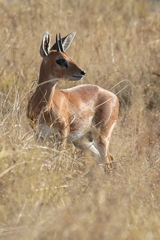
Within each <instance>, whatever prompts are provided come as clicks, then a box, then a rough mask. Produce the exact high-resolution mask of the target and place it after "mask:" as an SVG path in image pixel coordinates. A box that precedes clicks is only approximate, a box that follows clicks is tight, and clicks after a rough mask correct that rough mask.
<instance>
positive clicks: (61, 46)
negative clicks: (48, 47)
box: [59, 33, 64, 52]
mask: <svg viewBox="0 0 160 240" xmlns="http://www.w3.org/2000/svg"><path fill="white" fill-rule="evenodd" d="M59 47H60V49H61V52H64V49H63V45H62V38H61V34H60V33H59Z"/></svg>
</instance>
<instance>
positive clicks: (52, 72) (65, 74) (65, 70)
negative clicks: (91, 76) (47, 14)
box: [39, 32, 85, 82]
mask: <svg viewBox="0 0 160 240" xmlns="http://www.w3.org/2000/svg"><path fill="white" fill-rule="evenodd" d="M75 35H76V32H73V33H71V34H68V35H67V36H65V37H63V38H61V35H60V34H59V38H58V36H57V35H56V42H55V43H54V44H53V46H52V47H51V48H50V41H51V37H50V35H49V33H48V32H45V33H44V35H43V38H42V43H41V46H40V55H41V57H42V58H43V61H42V64H41V69H40V77H39V82H44V81H47V80H50V79H59V78H65V79H70V80H72V81H75V80H80V79H81V78H82V77H84V76H85V72H84V71H83V70H81V69H80V68H79V67H78V66H77V64H76V63H75V62H74V61H73V60H72V59H71V57H70V56H69V55H68V54H67V53H66V52H65V51H66V50H67V49H68V48H69V46H70V44H71V42H72V41H73V38H74V36H75Z"/></svg>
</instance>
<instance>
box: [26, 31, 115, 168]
mask: <svg viewBox="0 0 160 240" xmlns="http://www.w3.org/2000/svg"><path fill="white" fill-rule="evenodd" d="M75 35H76V32H73V33H71V34H68V35H67V36H65V37H63V38H61V35H60V34H59V36H57V35H56V42H55V44H54V45H53V46H52V47H51V48H50V41H51V37H50V35H49V33H48V32H45V33H44V35H43V38H42V43H41V46H40V55H41V57H42V58H43V60H42V63H41V67H40V73H39V80H38V84H37V87H36V90H35V92H34V94H33V95H32V97H31V98H30V100H29V102H28V108H27V117H28V118H29V119H30V124H31V126H32V127H33V128H35V126H38V134H39V136H41V137H42V138H43V139H46V138H48V137H49V136H51V135H52V129H56V130H57V131H58V134H59V136H60V140H61V144H65V143H66V142H68V143H73V144H74V145H75V146H76V147H78V148H80V149H81V150H83V151H84V152H86V151H90V152H91V153H92V154H93V155H94V156H95V157H96V158H95V159H97V160H96V161H98V163H99V164H102V165H103V166H105V168H106V169H107V170H108V169H109V170H111V169H112V161H113V157H112V155H111V154H110V153H109V151H108V147H109V142H110V138H111V134H112V131H113V128H114V126H115V124H116V121H117V119H118V112H119V101H118V98H117V96H116V95H115V94H114V93H112V92H110V91H108V90H105V89H103V88H101V87H99V86H97V85H91V84H81V85H78V86H75V87H72V88H68V89H60V90H58V89H56V85H57V83H58V81H59V79H64V80H71V81H79V80H80V79H82V78H83V77H84V76H85V75H86V73H85V71H83V70H82V69H80V68H79V67H78V66H77V64H76V63H75V62H74V61H73V60H72V58H71V57H70V56H69V55H68V54H67V53H66V50H67V49H68V48H69V46H70V44H71V42H72V41H73V38H74V37H75Z"/></svg>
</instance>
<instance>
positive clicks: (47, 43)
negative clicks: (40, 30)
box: [40, 32, 51, 58]
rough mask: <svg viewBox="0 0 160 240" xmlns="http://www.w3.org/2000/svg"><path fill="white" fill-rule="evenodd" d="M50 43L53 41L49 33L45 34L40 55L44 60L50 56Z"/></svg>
mask: <svg viewBox="0 0 160 240" xmlns="http://www.w3.org/2000/svg"><path fill="white" fill-rule="evenodd" d="M50 41H51V38H50V35H49V33H48V32H45V33H44V34H43V38H42V43H41V46H40V55H41V57H42V58H45V57H47V56H48V53H49V48H50Z"/></svg>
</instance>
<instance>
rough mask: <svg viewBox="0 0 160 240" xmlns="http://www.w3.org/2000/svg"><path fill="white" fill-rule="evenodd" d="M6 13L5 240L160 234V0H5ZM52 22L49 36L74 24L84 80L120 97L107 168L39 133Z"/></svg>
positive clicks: (2, 119) (0, 96)
mask: <svg viewBox="0 0 160 240" xmlns="http://www.w3.org/2000/svg"><path fill="white" fill-rule="evenodd" d="M0 16H1V28H0V55H1V58H0V239H5V240H6V239H7V240H9V239H12V240H14V239H23V240H32V239H38V240H41V239H45V240H49V239H80V240H81V239H92V240H94V239H95V240H96V239H97V240H99V239H105V240H106V239H109V240H117V239H124V240H128V239H129V240H143V239H145V240H152V239H153V240H156V239H157V240H158V239H159V237H160V188H159V184H160V171H159V169H160V121H159V118H160V95H159V93H160V84H159V81H160V79H159V77H158V76H156V75H153V74H152V72H157V73H160V66H159V63H160V55H159V52H160V35H159V31H160V21H159V18H160V8H159V4H158V3H157V2H156V1H155V2H154V1H148V2H147V1H143V0H140V1H134V0H129V1H127V0H123V1H118V0H113V1H100V0H94V1H91V0H88V1H74V0H70V1H69V0H68V1H63V0H61V1H54V0H53V1H48V0H45V1H34V0H32V1H25V0H24V1H12V2H11V3H10V4H9V3H7V1H4V0H0ZM46 30H48V31H49V32H50V33H51V35H52V43H54V39H55V34H56V33H59V32H61V34H62V35H63V36H64V35H66V34H68V33H70V32H72V31H74V30H76V31H77V36H76V38H75V40H74V41H73V43H72V46H71V48H70V49H69V54H70V55H71V56H72V57H73V59H74V60H75V61H76V62H77V63H78V65H79V66H80V67H81V68H82V69H84V70H86V71H87V76H86V77H85V78H84V80H83V83H93V84H98V85H100V86H102V87H104V88H106V89H111V91H113V92H114V93H117V95H118V97H119V99H120V102H121V108H120V116H119V121H118V124H117V127H116V129H115V130H114V133H113V136H112V140H111V150H112V153H113V155H114V156H115V159H116V163H115V166H116V169H115V170H114V172H113V174H112V175H110V176H107V175H105V174H104V172H103V170H102V169H99V168H98V167H94V168H93V171H92V172H91V173H90V174H88V175H85V172H86V171H87V169H88V168H89V167H90V166H91V165H92V161H93V160H92V159H91V158H90V157H88V158H85V157H84V156H80V155H79V153H78V152H76V151H75V149H74V147H73V146H68V148H67V149H64V150H62V151H58V150H56V148H55V147H54V145H53V144H52V146H51V145H49V144H48V145H46V146H42V145H39V144H37V143H36V142H35V140H34V133H33V132H32V129H30V127H29V126H28V121H27V119H26V105H27V101H28V97H29V95H30V90H31V85H32V83H33V81H34V80H35V79H37V77H38V73H39V67H40V62H41V58H40V55H39V52H38V51H39V46H40V43H41V37H42V35H43V33H44V32H45V31H46ZM81 83H82V82H81ZM76 84H79V83H76ZM69 85H70V86H73V85H74V83H63V81H61V82H60V84H59V86H60V87H67V86H69Z"/></svg>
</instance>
